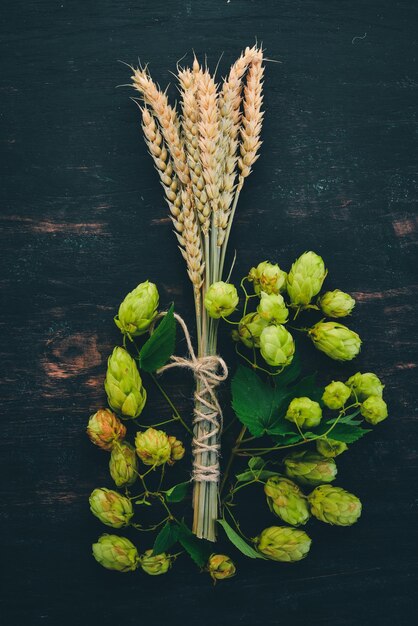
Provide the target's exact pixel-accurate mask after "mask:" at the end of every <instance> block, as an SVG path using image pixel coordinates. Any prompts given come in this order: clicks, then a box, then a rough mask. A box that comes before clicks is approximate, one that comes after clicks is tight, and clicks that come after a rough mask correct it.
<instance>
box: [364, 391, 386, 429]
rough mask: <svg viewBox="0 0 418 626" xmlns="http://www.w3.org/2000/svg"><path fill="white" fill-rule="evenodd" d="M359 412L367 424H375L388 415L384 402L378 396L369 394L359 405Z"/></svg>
mask: <svg viewBox="0 0 418 626" xmlns="http://www.w3.org/2000/svg"><path fill="white" fill-rule="evenodd" d="M360 413H361V414H362V416H363V417H364V419H365V420H366V422H369V424H372V425H373V426H376V424H379V422H383V420H385V419H386V418H387V416H388V407H387V404H386V402H385V401H384V400H383V398H381V397H380V396H370V397H369V398H367V399H366V400H365V401H364V402H363V404H362V405H361V407H360Z"/></svg>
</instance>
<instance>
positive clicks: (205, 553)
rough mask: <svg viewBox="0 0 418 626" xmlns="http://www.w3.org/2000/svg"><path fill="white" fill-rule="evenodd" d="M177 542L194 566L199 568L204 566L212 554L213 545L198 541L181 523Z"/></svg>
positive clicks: (201, 540)
mask: <svg viewBox="0 0 418 626" xmlns="http://www.w3.org/2000/svg"><path fill="white" fill-rule="evenodd" d="M178 540H179V542H180V543H181V545H182V546H183V548H184V549H185V550H186V552H187V553H188V554H189V556H190V557H191V558H192V559H193V561H194V562H195V563H196V565H198V566H199V567H204V566H205V565H206V563H207V562H208V559H209V557H210V555H211V554H212V553H213V544H211V543H210V542H209V541H205V540H204V539H198V538H197V537H196V535H194V534H193V533H192V531H191V530H189V529H188V528H187V526H186V524H184V522H181V524H180V525H179V538H178Z"/></svg>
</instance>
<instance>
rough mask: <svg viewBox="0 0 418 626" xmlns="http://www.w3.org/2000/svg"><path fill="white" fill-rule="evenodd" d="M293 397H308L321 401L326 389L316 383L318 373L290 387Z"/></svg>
mask: <svg viewBox="0 0 418 626" xmlns="http://www.w3.org/2000/svg"><path fill="white" fill-rule="evenodd" d="M289 392H290V395H291V399H293V398H301V397H305V396H306V397H307V398H310V399H311V400H315V402H319V401H320V400H321V398H322V394H323V393H324V390H323V388H322V387H318V386H317V385H316V374H310V375H309V376H305V377H304V378H302V379H301V380H299V381H298V382H297V383H296V384H295V385H293V386H292V387H290V389H289Z"/></svg>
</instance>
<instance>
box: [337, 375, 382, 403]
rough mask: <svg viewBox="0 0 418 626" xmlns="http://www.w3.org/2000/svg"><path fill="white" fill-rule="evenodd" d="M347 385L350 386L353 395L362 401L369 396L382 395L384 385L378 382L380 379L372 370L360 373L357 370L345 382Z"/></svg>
mask: <svg viewBox="0 0 418 626" xmlns="http://www.w3.org/2000/svg"><path fill="white" fill-rule="evenodd" d="M345 384H346V385H347V387H350V389H351V391H352V392H353V397H356V398H357V400H359V401H360V402H362V401H363V400H366V399H367V398H368V397H369V396H379V397H382V395H383V389H384V385H382V383H381V382H380V379H379V378H378V377H377V376H376V374H373V373H372V372H366V373H365V374H361V373H360V372H357V374H354V376H351V377H350V378H349V379H348V380H347V382H346V383H345Z"/></svg>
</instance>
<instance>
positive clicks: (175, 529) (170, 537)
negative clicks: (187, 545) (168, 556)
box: [152, 522, 180, 554]
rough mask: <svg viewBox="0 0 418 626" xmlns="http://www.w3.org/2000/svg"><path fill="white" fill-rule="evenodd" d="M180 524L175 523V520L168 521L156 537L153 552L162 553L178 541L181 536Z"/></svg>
mask: <svg viewBox="0 0 418 626" xmlns="http://www.w3.org/2000/svg"><path fill="white" fill-rule="evenodd" d="M179 530H180V529H179V526H178V524H174V523H173V522H167V524H165V526H163V527H162V529H161V530H160V532H159V533H158V535H157V536H156V538H155V542H154V547H153V549H152V553H153V554H161V553H162V552H167V550H169V549H170V548H171V547H172V546H174V544H175V543H177V541H178V538H179Z"/></svg>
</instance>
